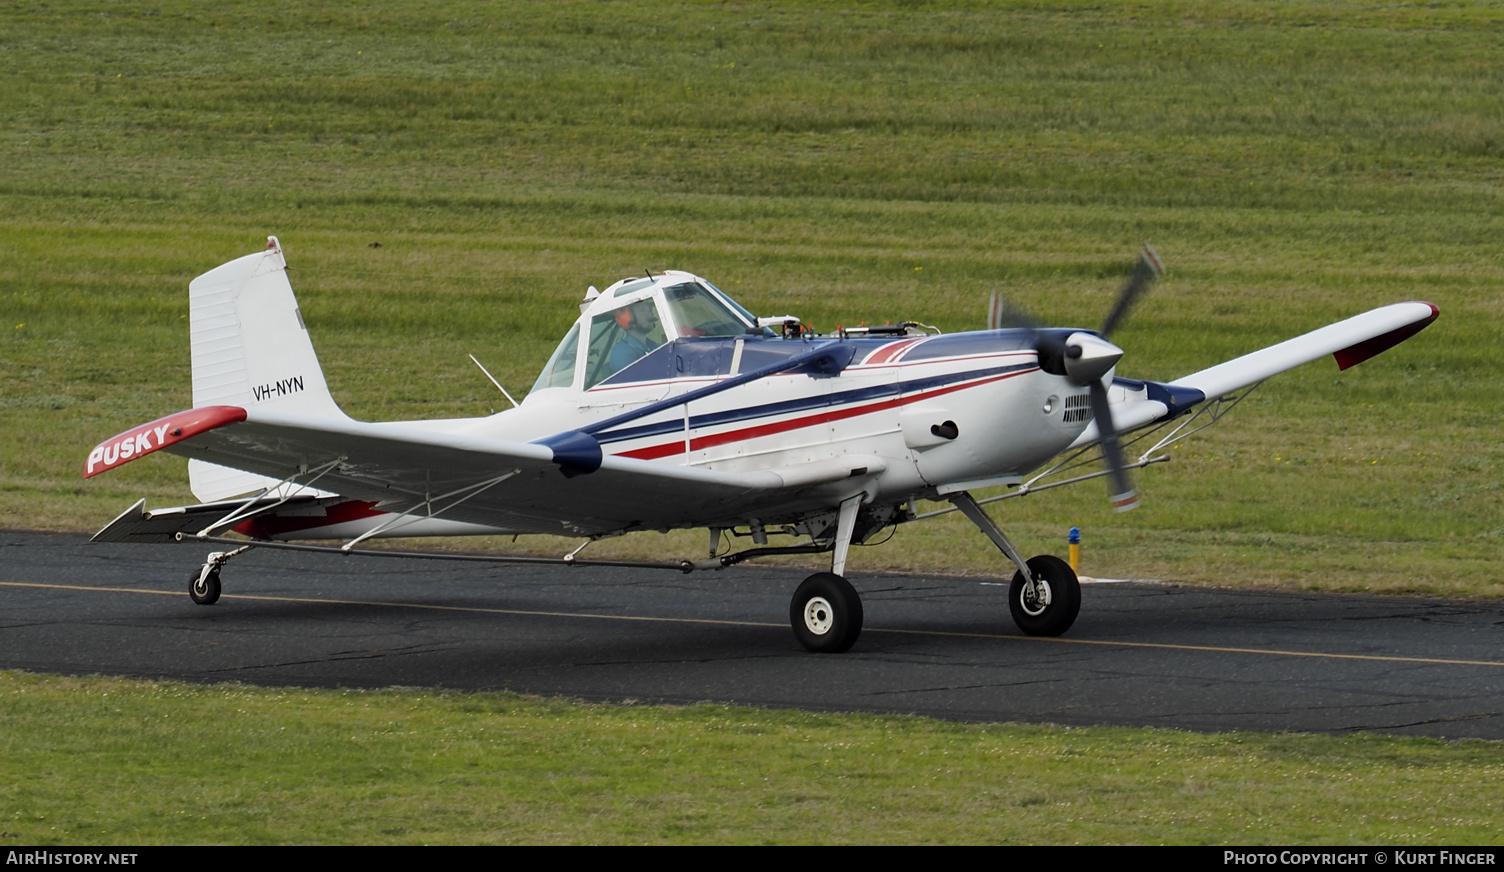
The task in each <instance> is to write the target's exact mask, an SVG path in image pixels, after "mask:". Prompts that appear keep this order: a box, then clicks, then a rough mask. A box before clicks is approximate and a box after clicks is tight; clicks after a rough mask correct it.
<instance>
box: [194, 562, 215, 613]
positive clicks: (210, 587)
mask: <svg viewBox="0 0 1504 872" xmlns="http://www.w3.org/2000/svg"><path fill="white" fill-rule="evenodd" d="M199 576H200V573H198V572H195V573H193V574H192V575H190V576H188V595H189V596H190V597H193V601H194V602H196V603H198V604H199V605H201V606H212V605H214V604H215V603H216V602H218V601H219V569H218V568H217V567H216V568H214V569H211V570H209V574H208V575H206V576H203V581H202V582H200V581H199Z"/></svg>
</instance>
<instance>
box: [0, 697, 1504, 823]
mask: <svg viewBox="0 0 1504 872" xmlns="http://www.w3.org/2000/svg"><path fill="white" fill-rule="evenodd" d="M0 709H3V711H4V712H5V715H6V728H5V730H4V731H3V732H0V844H4V843H10V844H41V845H47V844H53V845H83V844H130V845H151V844H174V843H185V842H187V843H219V844H225V843H230V844H268V843H295V844H319V843H326V844H327V843H336V844H413V843H489V844H494V843H518V842H526V843H544V844H547V843H637V844H671V843H681V844H682V843H717V844H759V843H763V844H771V843H778V844H787V843H841V844H849V843H866V844H955V843H973V844H1073V843H1076V844H1079V843H1094V844H1104V843H1113V844H1241V845H1289V844H1327V845H1365V844H1367V845H1384V846H1391V847H1397V846H1425V845H1433V846H1434V845H1460V844H1492V843H1495V842H1496V841H1497V839H1498V827H1497V824H1498V820H1499V814H1500V808H1499V802H1500V800H1499V793H1498V789H1497V784H1498V780H1499V778H1500V777H1501V775H1504V754H1501V749H1500V747H1499V744H1498V743H1496V742H1454V743H1447V742H1440V741H1436V740H1431V739H1401V738H1394V737H1384V736H1363V735H1358V736H1343V737H1333V736H1288V735H1287V736H1261V735H1252V734H1225V735H1216V736H1198V735H1191V734H1185V733H1175V732H1171V731H1165V730H1125V729H1113V728H1092V729H1061V728H1054V727H1030V726H999V725H973V724H950V723H944V722H939V721H931V720H926V719H923V718H903V717H891V716H887V717H879V716H862V715H823V714H811V713H803V712H788V711H761V710H756V709H745V708H734V707H725V706H709V705H701V706H691V707H687V708H679V707H637V706H593V705H584V704H577V703H569V702H560V701H539V700H531V699H524V698H519V697H516V696H510V695H502V694H457V693H442V692H439V693H435V692H425V691H417V690H393V691H381V692H363V691H306V690H264V689H256V688H248V687H240V686H219V687H191V686H185V685H178V684H171V683H161V682H132V681H124V680H117V679H61V678H43V677H37V676H26V675H19V674H16V673H0Z"/></svg>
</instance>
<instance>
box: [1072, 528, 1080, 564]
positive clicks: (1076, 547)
mask: <svg viewBox="0 0 1504 872" xmlns="http://www.w3.org/2000/svg"><path fill="white" fill-rule="evenodd" d="M1070 543H1071V558H1070V564H1071V572H1075V573H1080V572H1081V528H1080V527H1072V528H1071V538H1070Z"/></svg>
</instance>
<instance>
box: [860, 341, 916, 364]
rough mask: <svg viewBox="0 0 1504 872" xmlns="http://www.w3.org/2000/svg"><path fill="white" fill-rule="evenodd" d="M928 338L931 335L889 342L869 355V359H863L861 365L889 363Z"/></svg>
mask: <svg viewBox="0 0 1504 872" xmlns="http://www.w3.org/2000/svg"><path fill="white" fill-rule="evenodd" d="M928 338H929V337H921V338H919V339H905V340H903V341H901V342H892V343H889V344H887V345H884V346H883V347H881V348H879V349H878V350H876V351H874V352H872V353H871V354H870V355H868V356H867V359H866V360H864V361H862V362H861V364H860V365H861V366H876V365H877V364H880V363H887V362H888V361H890V360H892V359H893V358H895V357H897V356H898V355H900V354H902V353H903V352H905V351H907V350H909V349H910V348H912V347H914V346H915V345H917V344H919V343H921V342H923V341H924V340H925V339H928Z"/></svg>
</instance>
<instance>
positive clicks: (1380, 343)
mask: <svg viewBox="0 0 1504 872" xmlns="http://www.w3.org/2000/svg"><path fill="white" fill-rule="evenodd" d="M1420 302H1421V305H1423V306H1430V307H1431V316H1430V317H1429V318H1425V319H1423V320H1420V321H1416V322H1414V323H1412V324H1406V325H1405V326H1403V327H1401V328H1399V329H1398V330H1391V331H1389V332H1388V333H1385V334H1384V335H1382V336H1375V337H1373V338H1372V339H1365V340H1363V341H1362V342H1359V343H1358V344H1356V345H1349V346H1348V347H1346V348H1344V349H1342V350H1341V351H1338V352H1336V353H1334V354H1333V355H1332V357H1334V358H1336V359H1337V368H1338V369H1339V370H1342V369H1347V368H1348V367H1351V366H1357V365H1358V364H1360V363H1362V362H1363V361H1365V360H1367V359H1369V358H1370V357H1374V356H1377V355H1379V354H1383V353H1384V352H1386V351H1388V350H1389V349H1391V348H1393V347H1394V346H1396V345H1399V344H1400V343H1401V342H1404V341H1405V340H1406V339H1409V338H1410V337H1411V336H1414V335H1415V334H1417V333H1419V332H1420V331H1422V330H1424V329H1426V327H1427V325H1429V324H1430V323H1431V322H1432V321H1435V320H1436V316H1437V315H1440V314H1441V310H1440V309H1438V308H1436V304H1435V303H1427V302H1424V301H1420Z"/></svg>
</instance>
